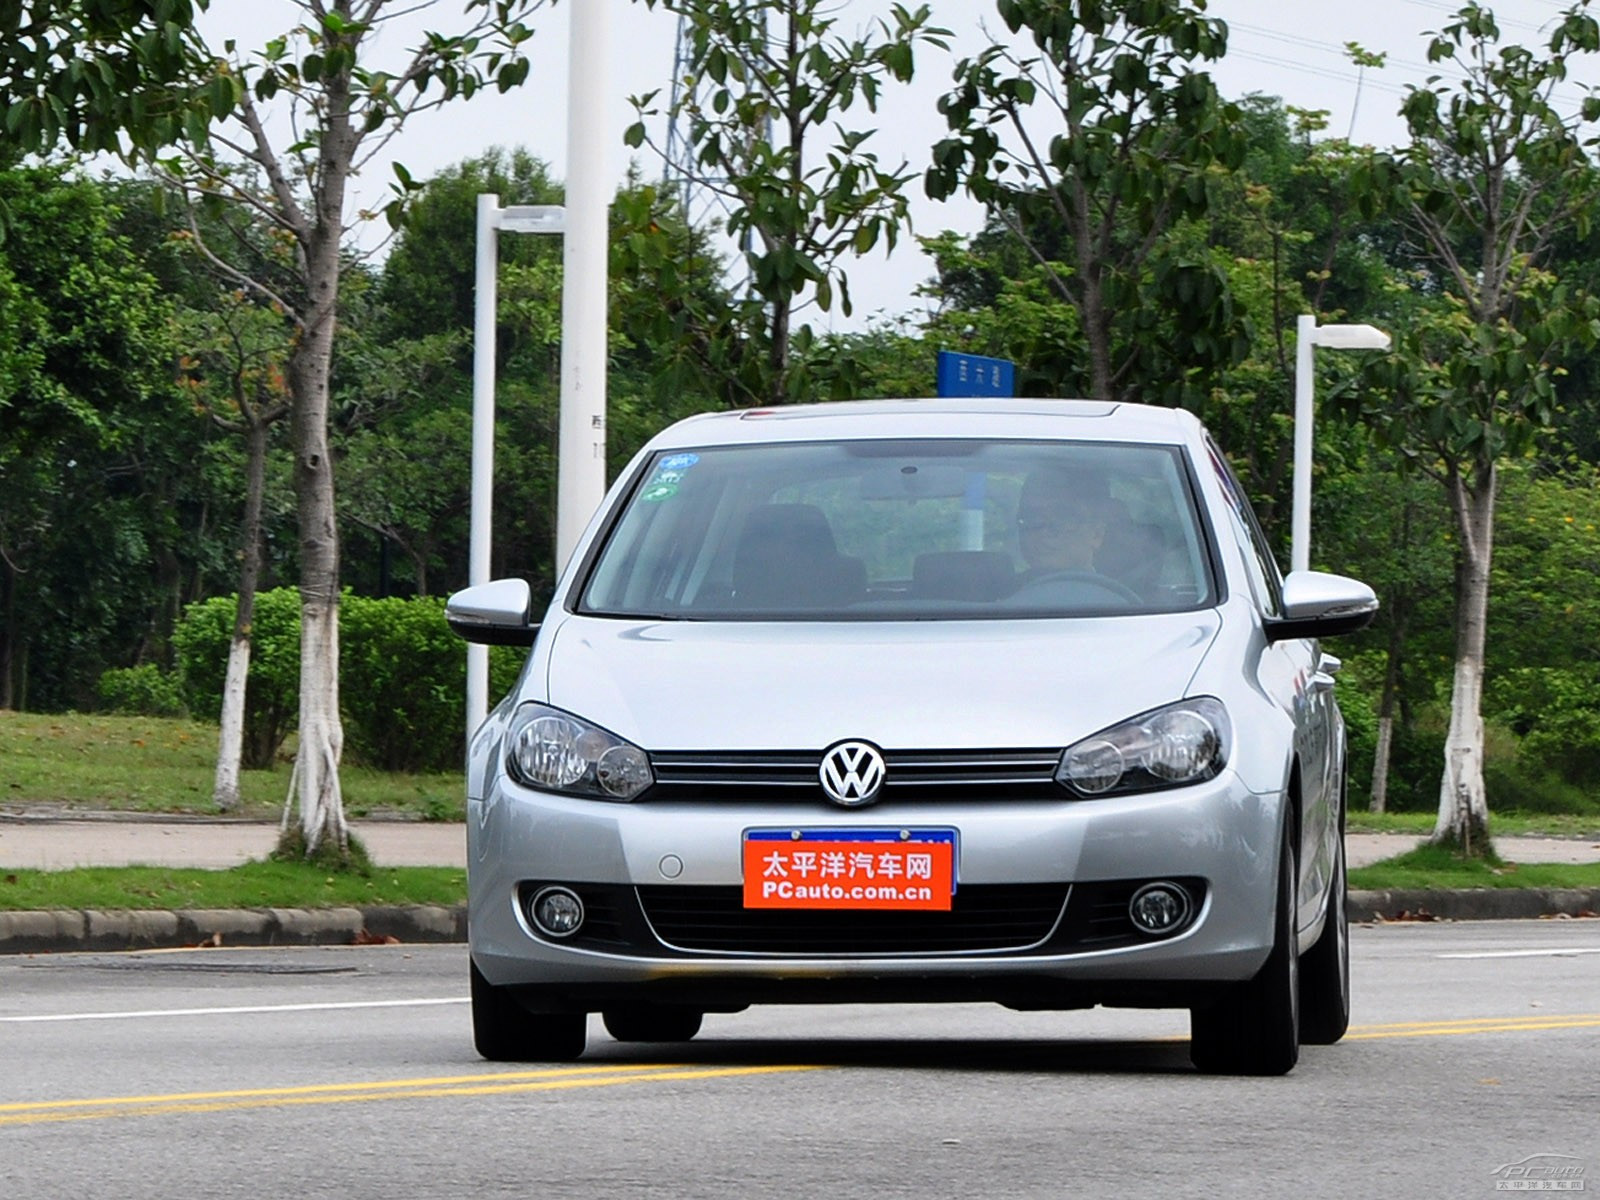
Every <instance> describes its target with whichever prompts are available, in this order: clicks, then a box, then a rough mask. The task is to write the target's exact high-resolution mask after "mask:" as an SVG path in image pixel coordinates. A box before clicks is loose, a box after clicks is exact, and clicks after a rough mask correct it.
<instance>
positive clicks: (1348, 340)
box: [1289, 315, 1389, 571]
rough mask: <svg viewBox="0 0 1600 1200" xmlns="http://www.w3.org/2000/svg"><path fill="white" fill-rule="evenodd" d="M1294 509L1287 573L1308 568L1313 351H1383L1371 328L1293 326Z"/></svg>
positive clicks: (1381, 336)
mask: <svg viewBox="0 0 1600 1200" xmlns="http://www.w3.org/2000/svg"><path fill="white" fill-rule="evenodd" d="M1295 334H1296V336H1295V347H1294V508H1293V512H1292V516H1291V519H1290V523H1289V526H1290V538H1291V541H1290V550H1289V569H1290V570H1291V571H1305V570H1309V569H1310V567H1311V433H1312V419H1313V413H1314V409H1315V404H1314V392H1315V390H1316V370H1315V356H1314V354H1313V351H1314V349H1315V348H1316V347H1317V346H1323V347H1326V348H1327V349H1329V350H1387V349H1388V348H1389V335H1388V334H1387V333H1384V332H1383V330H1381V329H1377V328H1374V327H1373V326H1371V325H1320V326H1319V325H1318V324H1317V318H1316V317H1314V316H1307V315H1302V316H1301V317H1300V319H1299V320H1298V321H1297V322H1296V323H1295Z"/></svg>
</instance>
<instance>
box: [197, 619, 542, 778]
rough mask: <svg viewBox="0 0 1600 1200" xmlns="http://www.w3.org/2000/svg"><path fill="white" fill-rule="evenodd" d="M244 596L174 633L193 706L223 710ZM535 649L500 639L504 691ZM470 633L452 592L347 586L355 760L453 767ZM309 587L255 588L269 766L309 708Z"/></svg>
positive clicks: (349, 727)
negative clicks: (459, 619)
mask: <svg viewBox="0 0 1600 1200" xmlns="http://www.w3.org/2000/svg"><path fill="white" fill-rule="evenodd" d="M233 614H234V598H233V597H232V596H219V597H216V598H215V599H211V600H206V601H203V602H201V603H199V604H192V605H190V606H189V608H188V609H187V610H186V611H185V613H184V616H183V620H182V621H181V622H179V625H178V628H177V630H175V631H174V633H173V644H174V645H175V646H176V647H177V650H178V661H179V664H180V667H181V672H182V679H183V687H184V694H185V696H186V698H187V700H188V703H189V710H190V711H191V712H193V713H197V714H203V715H205V716H208V717H213V718H214V717H216V716H217V715H218V714H219V713H220V712H221V709H222V683H223V677H224V675H225V674H226V672H227V664H228V645H229V643H230V641H231V640H232V637H233ZM526 657H527V656H526V653H525V652H524V651H522V650H519V649H517V648H515V647H511V646H494V647H491V648H490V653H489V690H490V694H491V696H493V697H496V698H498V697H500V696H503V695H505V693H506V692H507V691H509V690H510V688H511V686H512V684H513V683H515V682H516V677H517V673H518V671H520V670H521V668H522V663H523V660H524V659H525V658H526ZM466 679H467V655H466V643H465V642H463V641H462V640H461V639H460V638H458V637H456V636H455V635H454V634H453V633H451V632H450V629H449V626H447V625H446V624H445V620H444V601H443V600H440V599H436V598H430V597H418V598H415V599H410V600H401V599H386V600H374V599H370V598H368V597H365V596H354V595H351V594H350V593H348V592H346V593H345V595H344V596H343V598H342V599H341V601H340V607H339V701H340V710H341V713H342V716H343V719H344V727H345V747H346V750H347V752H348V754H349V755H350V757H351V758H352V759H353V760H356V761H360V762H364V763H366V764H368V765H370V766H373V767H377V768H379V769H380V770H385V771H453V770H456V769H458V768H459V767H460V766H461V760H462V755H463V752H464V747H465V742H466V738H465V734H464V727H465V725H466V694H465V693H466ZM299 698H300V597H299V593H298V592H297V591H295V590H294V589H293V588H279V589H277V590H275V591H271V592H262V593H259V594H258V595H257V596H256V619H255V628H254V630H253V638H252V648H251V655H250V678H249V684H248V686H247V687H246V689H245V765H246V766H268V765H270V764H271V762H272V760H273V757H274V756H275V755H276V753H277V751H278V748H279V747H280V746H281V745H282V744H283V739H284V738H285V736H287V734H288V732H289V730H290V729H292V728H293V727H294V724H295V721H296V719H297V717H298V713H299Z"/></svg>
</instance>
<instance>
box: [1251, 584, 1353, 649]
mask: <svg viewBox="0 0 1600 1200" xmlns="http://www.w3.org/2000/svg"><path fill="white" fill-rule="evenodd" d="M1377 615H1378V597H1377V595H1376V594H1375V593H1374V592H1373V590H1372V589H1371V588H1370V587H1368V586H1367V585H1366V584H1364V583H1362V582H1361V581H1360V580H1359V579H1347V578H1346V577H1345V576H1343V575H1329V574H1327V573H1326V572H1323V571H1291V572H1290V573H1289V577H1288V578H1287V579H1285V580H1284V581H1283V616H1281V617H1275V618H1273V619H1271V620H1269V621H1268V622H1267V628H1266V632H1267V640H1268V641H1272V642H1281V641H1286V640H1287V639H1289V638H1324V637H1334V636H1335V635H1337V634H1341V633H1354V632H1355V631H1356V630H1358V629H1365V628H1366V627H1367V626H1368V625H1370V624H1371V623H1372V618H1373V617H1375V616H1377Z"/></svg>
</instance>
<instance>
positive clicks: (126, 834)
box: [0, 812, 1600, 871]
mask: <svg viewBox="0 0 1600 1200" xmlns="http://www.w3.org/2000/svg"><path fill="white" fill-rule="evenodd" d="M350 828H351V831H352V832H354V833H355V835H356V836H357V837H359V838H360V839H361V840H362V841H363V842H365V843H366V846H367V849H368V851H369V852H370V853H371V854H372V857H373V860H374V861H375V862H378V863H380V864H382V865H384V866H390V867H465V866H466V865H467V843H466V831H465V829H464V827H463V826H461V825H460V824H455V823H448V822H422V821H355V822H352V823H351V826H350ZM277 840H278V826H277V825H276V824H275V823H272V822H255V821H229V820H220V819H217V818H209V817H207V818H199V817H196V818H190V819H187V820H182V819H174V818H170V817H140V816H136V815H130V814H124V813H105V814H96V815H93V816H90V815H89V814H75V815H73V816H72V817H63V816H57V815H50V816H33V815H26V814H7V813H4V812H0V867H6V868H10V869H11V870H18V869H21V870H44V871H58V870H63V869H65V868H68V867H125V866H131V865H133V864H135V863H137V864H141V865H145V866H154V867H205V868H208V869H220V868H224V867H234V866H238V865H239V864H240V863H242V862H245V861H247V860H248V859H252V858H264V857H266V855H267V853H268V852H269V851H270V850H271V849H272V847H273V845H274V844H276V842H277ZM1417 840H1418V839H1417V838H1416V837H1415V836H1414V835H1412V834H1400V833H1352V834H1348V835H1346V837H1345V855H1346V858H1347V859H1348V861H1349V864H1350V866H1352V867H1364V866H1368V865H1369V864H1371V863H1375V862H1378V861H1379V860H1381V859H1385V858H1390V857H1392V856H1394V855H1396V854H1402V853H1404V852H1405V851H1407V850H1409V849H1411V847H1412V846H1414V845H1416V843H1417ZM1495 847H1496V848H1497V849H1498V850H1499V851H1500V856H1501V857H1502V858H1505V859H1507V860H1508V861H1510V862H1520V863H1536V862H1537V863H1592V862H1600V842H1594V841H1588V840H1581V839H1566V838H1524V837H1507V838H1496V839H1495Z"/></svg>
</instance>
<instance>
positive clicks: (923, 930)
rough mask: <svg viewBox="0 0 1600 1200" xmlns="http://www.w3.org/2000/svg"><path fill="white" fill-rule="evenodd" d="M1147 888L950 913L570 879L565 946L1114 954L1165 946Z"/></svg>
mask: <svg viewBox="0 0 1600 1200" xmlns="http://www.w3.org/2000/svg"><path fill="white" fill-rule="evenodd" d="M1148 882H1150V881H1149V880H1147V879H1121V880H1104V881H1102V880H1096V881H1091V882H1086V883H1077V884H1072V885H1070V886H1069V885H1068V884H1065V883H1017V884H968V885H965V886H963V887H961V888H960V889H959V890H958V891H957V892H956V894H955V896H954V897H953V898H952V907H951V910H950V911H949V912H922V911H916V910H913V911H908V912H884V911H874V910H870V909H868V910H841V909H797V910H785V909H760V908H751V909H747V908H745V907H744V891H743V889H742V888H739V887H737V886H732V887H702V886H693V885H683V886H678V885H672V884H663V885H652V886H650V887H629V886H627V885H624V884H600V883H571V882H564V883H562V884H561V886H563V887H568V888H571V889H572V890H573V891H574V892H576V893H577V894H578V896H579V897H580V898H581V899H582V901H583V905H584V910H585V912H586V914H587V917H586V919H585V921H584V923H583V925H582V926H581V927H580V928H579V930H578V932H577V933H575V934H574V935H573V936H572V937H570V938H563V939H561V941H560V944H561V945H564V946H570V947H572V948H574V949H587V950H597V951H600V952H602V953H607V954H640V955H646V956H662V955H665V956H667V957H681V956H686V955H695V954H772V955H784V954H792V955H797V956H804V955H827V956H831V957H840V958H847V957H850V956H852V955H921V956H933V955H942V954H983V953H991V954H1001V953H1028V954H1071V953H1074V952H1079V951H1086V950H1114V949H1117V948H1120V947H1123V946H1134V945H1144V944H1148V943H1150V942H1154V941H1160V940H1162V939H1161V937H1152V936H1151V935H1149V934H1144V933H1140V932H1139V931H1138V930H1137V929H1135V928H1134V925H1133V922H1132V921H1131V920H1129V919H1128V902H1129V901H1130V900H1131V899H1132V898H1133V893H1134V892H1136V891H1137V890H1138V889H1139V888H1140V887H1141V886H1143V885H1144V884H1146V883H1148ZM1173 882H1175V883H1180V884H1182V885H1183V886H1184V887H1186V888H1187V889H1188V890H1189V895H1190V897H1191V898H1192V899H1193V901H1194V911H1195V913H1197V914H1198V913H1199V912H1200V910H1201V908H1202V907H1203V905H1204V903H1205V896H1206V882H1205V880H1203V879H1198V878H1193V877H1189V876H1178V877H1175V878H1174V879H1173ZM544 886H546V883H543V882H535V881H531V880H530V881H528V882H526V883H524V884H522V886H521V887H520V888H519V889H518V890H519V893H520V895H519V898H520V901H521V903H522V905H523V906H526V905H527V902H528V900H529V899H530V898H531V897H532V896H533V895H534V894H535V893H536V892H538V890H539V889H540V888H542V887H544ZM1191 924H1192V922H1191ZM1189 927H1190V926H1184V929H1187V928H1189ZM1181 932H1183V930H1182V929H1180V930H1174V931H1173V933H1172V934H1168V935H1166V936H1169V937H1170V936H1175V935H1176V934H1178V933H1181Z"/></svg>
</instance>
